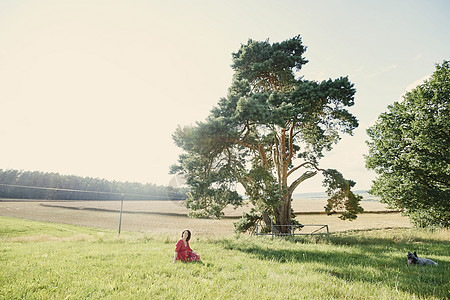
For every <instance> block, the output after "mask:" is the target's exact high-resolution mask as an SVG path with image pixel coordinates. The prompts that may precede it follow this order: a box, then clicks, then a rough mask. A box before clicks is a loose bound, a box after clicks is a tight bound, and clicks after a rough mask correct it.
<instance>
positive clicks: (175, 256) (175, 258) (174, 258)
mask: <svg viewBox="0 0 450 300" xmlns="http://www.w3.org/2000/svg"><path fill="white" fill-rule="evenodd" d="M177 256H178V252H175V255H174V257H173V262H176V261H177Z"/></svg>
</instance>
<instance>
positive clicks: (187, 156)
mask: <svg viewBox="0 0 450 300" xmlns="http://www.w3.org/2000/svg"><path fill="white" fill-rule="evenodd" d="M305 50H306V47H305V46H303V45H302V42H301V37H300V36H296V37H294V38H292V39H289V40H286V41H283V42H281V43H273V44H271V43H269V41H268V40H266V41H262V42H260V41H253V40H249V41H248V43H247V44H245V45H241V47H240V49H239V50H238V51H237V52H236V53H233V55H232V57H233V64H232V68H233V69H234V71H235V73H234V76H233V81H232V84H231V87H230V88H229V91H228V96H227V97H226V98H222V99H220V101H219V103H218V105H217V106H216V107H214V108H213V109H212V111H211V114H210V115H209V117H208V118H207V120H206V121H205V122H199V123H197V124H196V125H195V126H186V127H179V128H178V129H177V130H176V132H175V133H174V135H173V138H174V140H175V142H176V144H177V145H178V146H179V147H181V148H182V149H183V150H184V153H183V154H182V155H180V157H179V162H178V164H177V165H174V166H172V170H171V172H172V173H179V174H183V175H184V176H185V178H186V183H187V185H188V186H189V187H190V192H189V193H188V196H187V200H186V205H187V207H189V208H192V209H193V210H195V211H197V212H196V213H195V214H196V215H200V216H205V217H207V216H214V217H220V216H221V215H222V209H223V208H224V207H225V206H227V205H230V204H231V205H234V206H239V205H241V204H242V198H241V196H240V195H239V194H238V193H237V192H236V190H235V187H236V185H237V184H240V185H241V186H242V187H243V188H244V189H245V193H246V195H247V196H248V197H249V198H250V201H251V202H252V204H253V205H254V207H255V210H254V211H253V212H252V213H251V214H246V215H245V216H244V219H243V220H242V221H241V222H240V224H238V225H236V227H237V229H240V230H245V229H248V228H251V227H252V225H254V223H255V222H256V221H258V220H260V219H263V220H264V221H265V222H266V224H269V223H270V219H269V216H273V221H274V222H275V225H276V228H278V230H279V231H287V230H289V229H288V228H287V227H286V226H283V225H291V224H293V223H295V220H294V218H295V216H294V215H293V214H292V207H291V201H292V194H293V193H294V191H295V190H296V189H297V187H298V186H299V185H300V184H302V183H303V182H304V181H305V180H307V179H309V178H311V177H313V176H315V175H316V174H317V173H318V172H321V173H323V174H324V175H325V176H326V180H325V181H324V184H326V185H327V186H328V194H329V195H330V200H329V201H328V205H327V206H326V210H327V211H328V212H330V213H331V212H333V211H334V210H336V209H342V210H345V214H344V215H343V216H342V218H344V219H354V218H355V217H356V214H357V213H359V212H361V211H362V208H361V207H360V206H359V201H360V199H361V197H359V196H355V195H353V193H352V192H351V191H350V188H351V186H353V185H354V182H353V181H349V180H346V179H344V178H343V176H342V175H341V174H340V173H339V172H337V171H336V170H326V169H322V168H320V167H319V160H320V159H321V158H322V157H323V153H324V151H328V150H331V148H332V145H333V144H334V143H336V142H338V141H339V139H340V134H341V133H348V134H351V133H352V131H353V129H354V128H356V127H357V126H358V121H357V119H356V118H355V117H354V116H353V115H352V114H351V113H350V112H349V111H347V109H346V107H349V106H352V105H353V104H354V94H355V89H354V88H353V84H352V83H350V82H349V80H348V78H347V77H341V78H338V79H335V80H331V79H330V80H326V81H323V82H320V83H319V82H315V81H308V80H303V78H302V77H299V76H298V74H297V73H298V72H299V71H300V70H301V68H302V66H303V65H304V64H306V63H307V60H306V59H305V58H304V57H303V53H304V52H305ZM339 191H341V192H339Z"/></svg>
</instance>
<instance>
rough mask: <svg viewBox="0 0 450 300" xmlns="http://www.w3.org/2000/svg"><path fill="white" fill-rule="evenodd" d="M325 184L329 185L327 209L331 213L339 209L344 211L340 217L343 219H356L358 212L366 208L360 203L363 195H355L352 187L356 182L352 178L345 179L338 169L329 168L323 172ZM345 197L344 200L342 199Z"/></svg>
mask: <svg viewBox="0 0 450 300" xmlns="http://www.w3.org/2000/svg"><path fill="white" fill-rule="evenodd" d="M323 175H324V178H325V179H324V186H326V187H327V194H328V197H330V198H329V199H328V203H327V205H326V206H325V211H326V212H328V213H329V214H331V213H334V212H336V211H337V210H339V211H343V213H342V215H341V216H340V217H339V218H340V219H342V220H354V219H356V215H357V214H358V213H362V212H363V211H364V209H363V208H362V207H361V205H360V204H359V203H360V201H361V200H362V197H361V196H359V195H355V194H354V193H353V192H352V191H351V190H350V189H351V188H352V187H353V186H354V185H355V184H356V182H354V181H352V180H347V179H345V178H344V177H343V176H342V174H341V173H340V172H338V171H336V170H333V169H328V170H325V171H324V172H323ZM342 199H344V201H342Z"/></svg>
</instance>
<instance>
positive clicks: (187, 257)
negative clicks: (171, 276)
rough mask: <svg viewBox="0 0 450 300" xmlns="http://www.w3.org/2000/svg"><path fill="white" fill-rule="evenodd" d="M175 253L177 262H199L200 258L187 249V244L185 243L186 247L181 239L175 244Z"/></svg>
mask: <svg viewBox="0 0 450 300" xmlns="http://www.w3.org/2000/svg"><path fill="white" fill-rule="evenodd" d="M175 252H177V253H178V254H177V260H181V261H184V262H190V261H199V260H200V256H199V255H198V254H197V253H195V252H194V251H192V249H191V247H189V242H188V241H186V245H185V244H184V242H183V239H180V240H179V241H178V242H177V245H176V247H175Z"/></svg>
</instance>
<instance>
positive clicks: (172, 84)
mask: <svg viewBox="0 0 450 300" xmlns="http://www.w3.org/2000/svg"><path fill="white" fill-rule="evenodd" d="M449 15H450V1H430V0H428V1H399V0H396V1H361V0H357V1H345V0H342V1H337V0H336V1H298V0H297V1H261V0H258V1H242V0H236V1H211V0H205V1H195V0H193V1H143V0H142V1H140V0H134V1H125V0H124V1H113V0H107V1H106V0H105V1H95V0H91V1H87V0H85V1H56V0H55V1H45V0H40V1H17V0H11V1H5V0H0V169H23V170H30V171H34V170H38V171H44V172H58V173H60V174H65V175H70V174H74V175H79V176H89V177H100V178H106V179H111V180H112V179H115V180H120V181H138V182H142V183H146V182H150V183H156V184H160V185H167V184H168V183H169V181H170V179H171V175H169V174H168V171H169V166H170V165H171V164H173V163H175V162H176V161H177V157H178V155H179V154H180V149H178V148H177V147H176V146H175V145H174V144H173V141H172V137H171V135H172V133H173V132H174V130H175V129H176V127H177V125H189V124H194V123H195V122H196V121H202V120H204V119H205V117H206V116H207V115H208V113H209V111H210V109H211V108H212V107H213V106H214V105H216V103H217V102H218V100H219V98H220V97H224V96H226V94H227V89H228V87H229V86H230V83H231V76H232V70H231V67H230V64H231V53H232V52H235V51H237V50H238V49H239V47H240V45H241V44H242V43H246V42H247V40H248V39H249V38H252V39H254V40H265V39H267V38H269V39H270V41H271V42H277V41H283V40H286V39H289V38H291V37H293V36H296V35H298V34H300V35H301V36H302V38H303V43H304V44H305V45H306V46H307V47H308V50H307V51H306V53H305V57H306V58H307V59H308V60H309V61H310V62H309V63H308V64H307V65H306V66H305V67H304V69H303V70H302V75H304V76H305V79H309V80H319V81H321V80H326V79H328V78H333V79H334V78H337V77H340V76H347V75H348V76H349V79H350V81H352V82H353V83H354V84H355V88H356V90H357V93H356V98H355V102H356V105H355V106H354V107H353V108H352V109H351V111H352V112H353V113H354V114H355V115H356V116H357V118H358V119H359V121H360V127H359V128H358V129H357V130H356V131H355V135H354V136H352V137H345V138H344V139H343V140H342V141H341V142H340V144H338V145H336V146H335V148H334V150H333V151H332V152H330V153H329V154H328V155H327V156H326V158H324V159H323V160H322V162H321V167H322V168H336V169H338V170H340V171H341V172H342V173H343V174H344V176H346V177H347V178H351V179H353V180H355V181H356V182H357V185H356V189H367V188H369V187H370V184H371V181H372V180H373V179H374V178H375V174H374V173H373V172H369V171H367V170H366V169H365V166H364V158H363V154H364V153H366V152H367V147H366V145H365V140H367V135H366V129H367V127H368V126H369V125H371V124H373V123H374V121H375V120H376V119H377V117H378V115H379V114H380V113H382V112H384V111H386V109H387V106H388V105H389V104H392V103H393V102H394V101H397V100H399V99H401V97H402V95H403V94H404V93H405V91H406V90H407V89H409V88H411V87H412V86H414V84H417V83H418V82H422V81H423V80H424V79H425V78H426V77H427V76H429V75H430V74H431V73H432V72H433V71H434V68H435V64H436V63H440V62H442V61H443V60H444V59H450V38H449V37H450V18H449V17H448V16H449ZM321 181H322V178H320V177H319V176H316V178H314V179H313V180H310V181H309V183H310V184H309V185H308V184H304V185H303V186H300V187H299V189H298V190H297V192H302V191H303V192H311V191H322V190H323V188H322V187H321ZM305 183H307V182H305Z"/></svg>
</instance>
